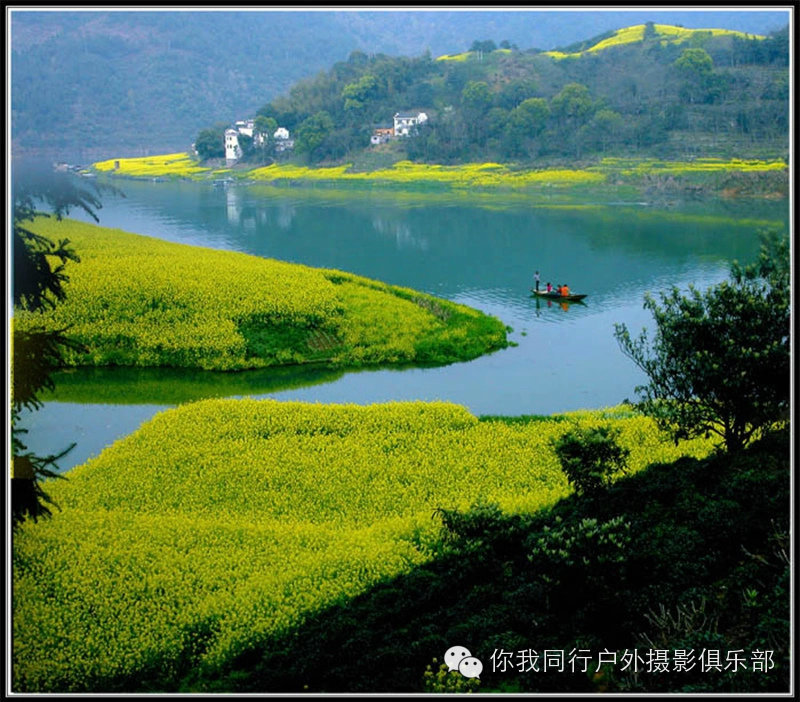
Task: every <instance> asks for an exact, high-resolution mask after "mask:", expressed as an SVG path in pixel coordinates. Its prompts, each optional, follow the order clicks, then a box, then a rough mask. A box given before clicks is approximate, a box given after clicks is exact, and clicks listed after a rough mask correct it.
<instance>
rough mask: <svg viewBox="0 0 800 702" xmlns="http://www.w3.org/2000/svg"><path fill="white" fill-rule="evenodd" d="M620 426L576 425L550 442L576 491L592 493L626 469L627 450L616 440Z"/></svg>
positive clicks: (605, 485)
mask: <svg viewBox="0 0 800 702" xmlns="http://www.w3.org/2000/svg"><path fill="white" fill-rule="evenodd" d="M618 436H619V430H618V429H613V428H612V427H611V426H610V425H602V426H597V427H576V428H574V429H570V430H569V431H568V432H567V433H566V434H564V435H562V436H561V438H559V439H557V440H556V441H554V442H553V448H554V449H555V452H556V456H557V457H558V460H559V461H560V462H561V469H562V470H563V471H564V473H565V475H566V476H567V480H568V481H569V483H570V485H572V486H573V487H574V488H575V491H576V492H577V493H578V494H591V493H595V492H597V491H598V490H601V489H603V488H605V487H608V486H609V485H610V484H611V480H612V478H613V476H614V474H615V473H617V472H619V471H622V472H625V470H626V464H627V460H628V456H629V455H630V451H629V450H628V449H626V448H622V447H621V446H619V444H617V438H618Z"/></svg>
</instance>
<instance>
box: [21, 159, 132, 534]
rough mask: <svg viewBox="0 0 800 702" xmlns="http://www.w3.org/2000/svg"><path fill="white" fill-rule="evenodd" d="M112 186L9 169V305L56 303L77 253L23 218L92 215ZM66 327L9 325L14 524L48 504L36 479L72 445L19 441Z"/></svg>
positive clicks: (44, 511)
mask: <svg viewBox="0 0 800 702" xmlns="http://www.w3.org/2000/svg"><path fill="white" fill-rule="evenodd" d="M104 190H108V191H113V192H116V193H118V194H121V193H119V191H118V190H117V189H116V188H112V187H110V186H106V185H99V184H98V183H97V182H95V181H90V182H88V183H87V184H86V186H84V184H83V183H81V184H80V185H79V183H78V181H77V179H76V178H75V177H74V176H71V175H68V174H63V173H56V172H54V171H53V169H52V167H46V166H43V165H41V164H27V163H26V164H22V165H19V166H17V167H16V169H15V170H14V172H13V173H12V197H13V231H12V257H13V259H12V260H13V269H12V298H13V301H14V306H15V308H18V309H23V310H27V311H28V312H33V313H36V312H39V311H42V310H45V309H48V308H52V307H55V305H56V304H58V302H60V301H62V300H64V299H65V298H66V292H65V290H64V284H65V283H66V282H67V281H68V280H69V278H68V276H67V274H66V270H65V266H66V264H67V262H68V261H73V262H76V263H77V262H78V261H79V260H80V259H79V258H78V255H77V254H76V252H75V251H74V250H73V249H72V248H71V247H70V242H69V240H68V239H62V240H60V241H58V242H53V241H51V240H50V239H48V238H47V237H45V236H42V235H40V234H36V233H35V232H33V231H31V229H30V228H29V226H30V225H29V223H30V222H32V221H33V220H34V219H35V218H36V217H49V216H55V217H56V218H57V219H61V218H62V217H63V216H65V215H68V214H69V212H70V211H71V209H73V208H79V209H82V210H83V211H84V212H86V213H87V214H88V215H89V216H91V217H92V218H93V219H94V220H95V221H98V217H97V214H96V210H98V209H100V208H101V207H102V205H101V202H100V193H101V192H102V191H104ZM66 331H67V330H66V329H55V330H53V329H46V328H44V327H43V326H41V327H36V326H34V327H32V328H31V329H29V330H26V331H22V330H19V329H15V330H14V332H13V347H12V364H11V454H12V461H13V472H12V481H11V487H12V499H11V506H12V518H13V522H14V525H15V526H16V525H18V524H19V523H21V522H22V521H23V520H24V519H25V517H26V515H30V516H32V517H33V518H34V519H36V518H38V517H40V516H47V515H49V514H50V510H49V508H48V506H47V505H48V504H52V502H51V500H50V498H49V497H48V495H47V493H46V492H45V491H44V490H43V489H42V485H41V481H42V480H44V479H45V478H52V477H56V476H57V473H55V472H54V471H53V470H51V468H52V467H55V465H56V461H58V459H60V458H61V457H62V456H64V455H65V454H66V453H67V452H68V451H70V450H71V449H72V446H69V447H68V448H67V449H66V450H65V451H62V452H61V453H59V454H57V455H50V456H44V457H42V456H37V455H35V454H33V453H31V452H28V451H27V447H26V446H25V445H24V444H23V443H22V440H21V438H20V436H21V434H24V433H25V432H26V430H25V429H22V428H20V426H19V420H20V412H21V410H22V409H23V408H27V409H29V410H35V409H38V408H39V407H40V406H41V402H40V400H39V393H40V392H41V391H42V390H44V389H46V388H47V389H52V388H53V381H52V377H51V374H52V373H53V371H54V370H55V369H56V368H58V367H59V366H61V365H63V353H64V351H65V350H66V349H67V348H69V347H76V344H74V343H73V342H71V341H70V340H69V339H68V337H67V336H66V334H65V332H66Z"/></svg>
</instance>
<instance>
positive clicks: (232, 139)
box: [225, 127, 242, 166]
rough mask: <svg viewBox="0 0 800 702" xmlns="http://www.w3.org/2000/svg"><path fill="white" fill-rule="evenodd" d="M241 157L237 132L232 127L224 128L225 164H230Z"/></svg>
mask: <svg viewBox="0 0 800 702" xmlns="http://www.w3.org/2000/svg"><path fill="white" fill-rule="evenodd" d="M241 157H242V148H241V147H240V146H239V132H238V131H237V130H236V129H234V128H233V127H229V128H228V129H226V130H225V164H226V165H228V166H232V165H233V164H234V163H236V162H237V161H238V160H239V159H240V158H241Z"/></svg>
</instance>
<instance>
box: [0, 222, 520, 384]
mask: <svg viewBox="0 0 800 702" xmlns="http://www.w3.org/2000/svg"><path fill="white" fill-rule="evenodd" d="M33 228H34V230H35V231H36V232H38V233H40V234H43V235H45V236H48V237H50V238H51V239H53V240H57V239H61V238H67V239H69V240H70V242H71V243H72V245H73V247H74V248H75V250H76V252H77V253H78V255H79V256H80V257H81V261H80V262H79V263H75V264H73V263H70V264H68V265H67V269H66V273H67V274H68V275H69V277H70V280H69V283H68V284H67V285H66V286H65V290H66V293H67V299H66V301H65V302H63V303H61V304H59V305H57V306H56V309H55V310H51V311H47V312H43V313H30V312H25V311H22V310H17V311H15V316H14V324H15V325H16V327H17V328H20V329H29V328H33V327H35V326H37V325H41V326H44V327H46V328H62V327H69V332H68V333H69V335H70V336H71V338H73V339H75V340H76V341H78V342H80V343H82V344H83V345H84V346H85V350H84V351H74V352H70V354H69V355H68V357H67V361H68V363H69V364H70V365H87V366H106V365H120V366H173V367H183V368H202V369H213V370H239V369H245V368H262V367H267V366H276V365H292V364H299V363H307V362H324V363H326V364H328V365H330V366H335V367H349V366H357V365H362V364H380V363H398V362H430V363H448V362H453V361H457V360H465V359H468V358H474V357H476V356H479V355H481V354H483V353H486V352H488V351H491V350H494V349H498V348H503V347H505V346H506V345H507V340H506V328H505V326H504V325H503V323H502V322H501V321H500V320H498V319H496V318H494V317H489V316H487V315H485V314H482V313H481V312H479V311H477V310H474V309H471V308H468V307H466V306H463V305H458V304H456V303H452V302H449V301H447V300H442V299H439V298H435V297H432V296H430V295H425V294H423V293H419V292H416V291H413V290H410V289H406V288H401V287H397V286H390V285H385V284H383V283H380V282H378V281H373V280H369V279H366V278H362V277H359V276H355V275H351V274H348V273H345V272H342V271H333V270H323V269H315V268H311V267H308V266H302V265H297V264H290V263H284V262H281V261H276V260H271V259H263V258H259V257H256V256H250V255H247V254H243V253H238V252H229V251H217V250H212V249H205V248H201V247H196V246H188V245H183V244H175V243H171V242H166V241H162V240H159V239H153V238H151V237H146V236H140V235H136V234H130V233H127V232H123V231H120V230H111V229H107V228H103V227H98V226H95V225H91V224H84V223H80V222H76V221H71V220H63V221H61V222H57V221H55V220H51V219H46V218H41V219H39V220H37V221H36V222H35V226H34V227H33Z"/></svg>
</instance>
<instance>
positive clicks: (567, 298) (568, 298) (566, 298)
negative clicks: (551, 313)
mask: <svg viewBox="0 0 800 702" xmlns="http://www.w3.org/2000/svg"><path fill="white" fill-rule="evenodd" d="M531 292H532V293H533V294H534V295H535V296H537V297H543V298H544V299H545V300H555V301H556V302H580V301H581V300H583V298H584V297H586V295H575V294H572V293H570V294H569V295H562V294H561V293H557V292H546V291H545V290H534V289H533V288H531Z"/></svg>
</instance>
